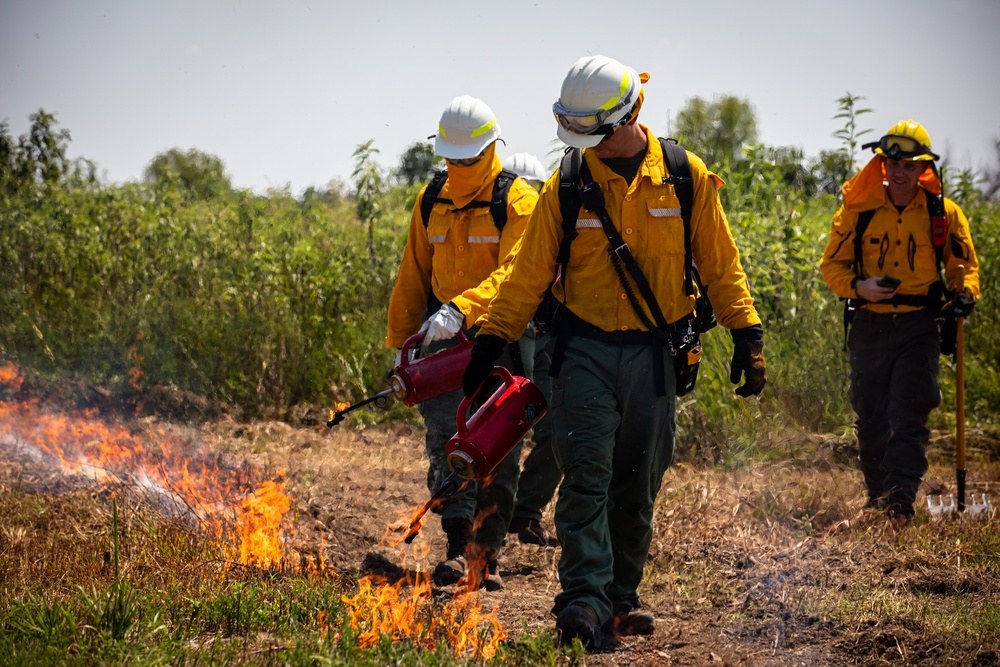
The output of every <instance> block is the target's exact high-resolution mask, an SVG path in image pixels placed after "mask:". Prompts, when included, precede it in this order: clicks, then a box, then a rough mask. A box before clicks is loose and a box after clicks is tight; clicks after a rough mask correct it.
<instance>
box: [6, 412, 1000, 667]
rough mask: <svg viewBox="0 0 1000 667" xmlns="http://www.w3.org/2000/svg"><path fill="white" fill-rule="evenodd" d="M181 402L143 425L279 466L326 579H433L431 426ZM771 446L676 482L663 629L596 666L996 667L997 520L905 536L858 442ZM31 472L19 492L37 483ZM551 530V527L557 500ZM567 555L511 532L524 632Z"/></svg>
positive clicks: (542, 621) (654, 579) (665, 514)
mask: <svg viewBox="0 0 1000 667" xmlns="http://www.w3.org/2000/svg"><path fill="white" fill-rule="evenodd" d="M0 398H3V397H2V396H0ZM48 398H49V399H50V400H51V397H48ZM98 398H100V396H99V397H98ZM108 400H111V399H108ZM185 401H186V402H188V403H191V402H192V401H194V399H190V398H184V400H183V401H181V402H182V403H183V402H185ZM194 402H195V403H197V401H194ZM98 407H99V408H102V411H103V412H108V411H109V406H107V405H105V406H98ZM117 407H118V408H121V407H122V406H120V405H119V406H117ZM125 407H127V408H128V410H125V412H126V413H128V412H129V411H131V410H133V409H134V407H135V406H134V405H128V406H125ZM147 407H148V406H147ZM167 407H168V408H169V409H166V410H165V412H166V413H168V414H171V415H172V416H173V417H174V419H176V420H182V421H181V422H173V421H167V420H161V419H159V418H155V417H148V416H147V417H144V418H142V421H143V423H144V424H145V425H146V426H145V427H150V426H149V425H150V424H156V427H157V428H160V429H161V430H162V428H164V427H169V428H175V429H177V430H178V431H179V432H180V431H182V432H183V433H184V437H185V438H188V439H189V440H191V441H198V442H201V443H211V446H212V447H216V448H218V449H219V456H224V457H229V458H232V459H234V460H235V459H249V460H251V461H253V462H254V463H256V464H258V465H261V466H264V467H265V468H266V469H269V470H273V471H282V472H281V473H280V474H282V475H283V477H284V479H285V480H286V481H287V482H288V484H289V490H290V492H291V494H292V495H293V498H294V500H293V511H294V513H295V517H296V520H295V523H296V530H297V533H298V536H297V538H296V543H297V549H298V550H299V551H300V552H301V553H319V554H322V557H323V558H324V559H325V562H326V565H327V567H328V568H330V569H332V570H334V571H336V572H338V573H341V574H344V575H347V576H348V577H352V578H356V577H359V576H362V575H365V574H374V575H379V576H382V577H386V578H388V579H390V580H392V579H397V578H400V577H403V576H408V575H409V576H412V574H413V573H414V572H417V571H422V572H429V571H430V569H432V568H433V566H434V564H435V563H436V562H437V561H438V560H439V559H440V557H441V555H442V554H443V553H444V544H445V539H444V536H443V534H442V532H441V530H440V526H439V523H438V521H437V520H436V518H435V517H434V516H432V515H428V520H427V521H426V522H425V525H424V527H423V529H422V530H421V532H420V535H419V536H418V537H417V539H416V540H415V541H414V542H413V544H412V545H410V546H406V545H404V544H401V543H400V541H401V536H402V532H401V531H402V527H403V526H404V525H405V524H406V523H407V521H408V520H409V518H410V517H411V516H412V515H413V513H414V512H415V511H416V510H417V509H418V508H419V507H420V506H421V505H422V504H423V503H424V502H425V501H426V500H427V497H428V491H427V489H426V484H425V474H426V459H425V457H424V455H423V431H422V429H420V428H418V427H416V426H412V425H404V426H394V427H369V428H357V427H356V426H355V425H352V424H350V423H348V422H345V423H344V424H342V425H340V426H338V427H336V428H335V429H332V430H329V429H327V428H326V427H325V426H324V425H323V424H322V419H321V418H318V415H316V416H315V417H314V418H311V419H310V418H305V419H303V418H302V417H301V415H300V416H299V417H294V416H293V417H292V418H291V419H290V420H289V421H277V420H273V421H272V420H260V421H247V420H244V419H242V418H234V417H233V416H232V415H229V414H226V413H225V411H224V410H223V411H219V412H215V411H213V412H212V413H211V414H210V415H208V417H206V409H205V406H204V405H196V406H195V408H196V410H195V413H194V414H192V413H191V412H190V406H187V407H183V406H182V407H181V408H178V407H177V402H176V401H172V402H171V403H170V405H169V406H167ZM116 411H117V412H119V413H120V412H121V410H112V411H111V412H116ZM192 418H194V419H195V420H194V421H188V422H185V421H183V420H185V419H192ZM977 438H978V439H977ZM939 440H941V441H940V442H939V443H938V445H939V446H940V449H941V451H942V454H941V456H940V457H938V458H937V460H936V461H935V464H934V466H933V467H932V470H931V473H930V474H929V475H928V477H927V482H926V484H925V490H926V491H927V492H931V493H934V492H939V491H944V492H948V491H949V490H953V488H951V487H949V484H950V480H953V471H949V467H948V466H949V465H950V462H949V460H948V457H947V454H946V450H947V442H946V441H947V436H946V435H944V436H940V438H939ZM970 443H971V445H970V459H971V461H985V462H986V464H984V467H983V468H982V469H981V470H978V471H977V472H976V473H975V474H973V473H971V472H970V480H975V481H974V482H970V486H971V487H972V488H973V489H975V490H977V491H982V490H986V491H988V492H990V493H991V494H992V496H993V497H994V498H1000V493H997V492H998V491H1000V472H998V467H997V464H996V463H995V462H996V461H998V460H1000V445H998V443H997V441H996V440H994V439H993V438H992V437H990V436H987V435H983V434H977V433H976V432H972V433H971V434H970ZM773 447H774V448H775V450H776V451H780V455H777V456H775V457H774V458H775V459H776V460H775V461H773V462H769V463H752V464H748V465H746V466H743V467H741V468H740V469H738V470H728V471H723V470H719V469H717V468H715V467H711V466H707V465H697V464H695V463H684V462H681V463H679V464H677V465H675V466H674V467H673V468H672V469H671V470H670V471H668V473H667V478H666V480H665V482H664V487H663V489H662V490H661V493H660V497H659V499H658V502H657V508H656V518H655V533H654V539H653V544H652V546H651V549H650V558H649V562H648V564H647V575H646V578H645V579H644V582H643V585H642V588H641V589H640V593H641V595H642V596H643V601H644V604H645V606H646V607H647V608H648V609H649V610H650V611H652V612H653V613H654V614H655V616H656V619H657V621H656V632H655V633H654V634H653V635H651V636H648V637H629V638H624V639H622V641H621V643H620V644H618V645H617V646H616V647H614V648H613V649H610V650H606V651H603V652H597V653H591V654H588V655H587V656H586V664H588V665H854V664H856V665H878V664H907V665H927V666H931V665H933V666H935V667H936V666H938V665H947V664H959V665H977V666H980V667H985V666H987V665H1000V566H998V562H1000V556H998V555H997V551H1000V540H997V538H996V533H997V530H996V526H997V525H998V521H1000V517H998V516H997V514H996V512H994V514H993V515H992V516H991V517H987V518H985V519H982V520H979V521H976V522H972V521H968V520H963V521H939V520H932V519H931V518H930V517H929V516H928V514H927V511H926V509H923V508H922V511H921V512H920V513H918V517H917V520H916V522H915V523H914V525H912V526H908V527H903V528H901V529H900V528H897V527H895V526H893V525H892V524H890V523H889V522H887V521H886V520H885V518H884V517H883V516H881V515H879V514H875V513H872V512H871V511H868V510H863V509H862V504H863V497H862V495H861V488H860V480H859V477H858V473H857V471H856V470H854V469H853V467H852V465H851V463H850V458H851V457H850V445H849V443H844V442H841V441H839V440H837V439H836V438H832V437H826V436H819V435H810V434H790V435H785V436H782V437H781V438H778V439H776V441H775V442H774V443H773ZM0 457H2V458H4V459H6V464H4V465H2V466H0V475H3V476H5V477H7V479H4V480H0V481H2V482H3V483H5V484H7V485H8V486H10V485H11V484H12V483H13V482H12V480H11V479H10V476H12V475H20V476H21V477H22V478H23V477H24V476H25V470H26V468H25V467H24V465H23V463H20V464H15V463H13V462H12V460H11V458H10V457H11V453H10V451H9V450H5V449H3V448H0ZM990 461H992V462H993V463H989V462H990ZM971 465H975V464H974V463H973V464H971ZM971 465H970V467H971ZM28 477H29V479H28V480H23V479H21V480H18V481H17V485H18V487H19V488H30V484H28V482H30V477H31V475H30V474H29V475H28ZM976 484H978V486H976ZM51 491H52V489H48V490H47V492H51ZM921 501H922V497H921ZM545 526H546V528H547V529H548V530H549V531H550V533H553V532H554V529H553V525H552V507H551V506H550V507H549V508H548V509H547V513H546V517H545ZM559 554H560V550H559V546H558V544H557V543H555V541H554V540H553V541H552V542H551V543H550V544H549V545H548V546H546V547H543V548H538V547H534V546H524V545H521V544H519V542H518V540H517V538H516V536H513V535H511V536H510V543H509V544H508V547H507V548H506V549H505V551H504V553H503V556H502V559H501V573H502V576H503V579H504V582H505V587H504V589H503V590H502V591H500V592H486V591H481V592H480V596H481V602H482V604H483V606H484V607H487V608H491V607H493V606H495V608H496V610H497V613H498V615H499V617H500V619H501V620H502V621H503V623H504V625H505V627H506V628H507V630H508V632H509V634H510V636H511V637H512V638H514V639H516V638H518V637H519V636H522V635H524V634H525V633H537V632H551V631H552V628H553V626H554V617H553V616H552V615H551V613H550V608H551V605H552V598H553V596H554V595H555V594H556V592H558V590H559V581H558V576H557V571H556V564H557V562H558V558H559Z"/></svg>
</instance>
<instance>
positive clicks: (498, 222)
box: [490, 169, 517, 232]
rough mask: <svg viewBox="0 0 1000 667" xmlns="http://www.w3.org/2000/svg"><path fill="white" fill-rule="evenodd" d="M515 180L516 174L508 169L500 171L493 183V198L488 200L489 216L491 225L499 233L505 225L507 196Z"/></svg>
mask: <svg viewBox="0 0 1000 667" xmlns="http://www.w3.org/2000/svg"><path fill="white" fill-rule="evenodd" d="M515 179H517V174H515V173H514V172H512V171H510V170H509V169H501V170H500V173H499V174H497V178H496V180H495V181H493V196H492V198H491V199H490V215H492V216H493V224H494V225H495V226H496V228H497V229H498V230H499V231H501V232H502V231H503V228H504V225H506V224H507V194H508V193H509V192H510V186H511V184H512V183H513V182H514V180H515Z"/></svg>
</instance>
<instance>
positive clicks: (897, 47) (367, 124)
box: [0, 0, 1000, 195]
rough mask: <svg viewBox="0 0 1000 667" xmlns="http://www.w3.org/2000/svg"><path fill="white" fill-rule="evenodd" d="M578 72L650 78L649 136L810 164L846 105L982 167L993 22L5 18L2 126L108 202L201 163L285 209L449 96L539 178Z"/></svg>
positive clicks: (74, 5) (536, 8) (34, 2)
mask: <svg viewBox="0 0 1000 667" xmlns="http://www.w3.org/2000/svg"><path fill="white" fill-rule="evenodd" d="M587 54H604V55H607V56H611V57H613V58H616V59H618V60H620V61H622V62H623V63H625V64H627V65H630V66H632V67H634V68H635V69H637V70H638V71H647V72H649V73H650V75H651V79H650V81H649V83H648V84H646V101H645V103H644V106H643V110H642V113H641V115H640V120H641V121H642V122H644V123H645V124H647V125H649V126H650V127H651V128H652V129H653V130H654V131H655V132H656V133H658V134H661V135H662V134H668V133H669V131H670V119H672V118H674V117H675V116H676V114H677V112H678V111H679V110H680V109H681V108H682V107H683V106H684V104H685V103H686V102H687V101H688V100H689V99H690V98H692V97H694V96H700V97H702V98H706V99H712V98H714V97H715V96H717V95H724V94H730V95H736V96H738V97H741V98H744V99H747V100H749V102H750V103H751V104H752V105H753V107H754V108H755V110H756V113H757V120H758V129H759V133H760V140H761V141H762V142H764V143H766V144H769V145H775V146H797V147H800V148H802V149H803V150H804V151H805V152H806V154H807V155H809V156H815V155H816V154H818V153H819V151H820V150H823V149H834V148H837V147H838V146H839V143H838V141H837V140H836V139H835V138H834V137H833V136H832V134H833V133H834V132H835V131H836V130H837V129H839V128H840V126H841V124H840V121H837V120H834V119H833V116H834V115H835V114H836V113H837V108H836V99H837V98H838V97H841V96H842V95H844V94H845V92H846V91H850V92H851V93H852V94H855V95H862V96H864V97H865V98H866V99H865V100H864V102H863V104H864V105H865V106H868V107H870V108H872V109H873V113H870V114H867V115H864V116H861V118H860V119H859V120H860V125H861V127H862V128H871V129H873V130H874V131H873V132H872V134H871V135H867V136H866V137H864V138H865V139H870V138H877V137H878V136H879V135H881V134H882V133H883V132H884V131H885V130H886V129H888V128H889V127H890V126H891V125H892V124H894V123H895V122H896V121H897V120H900V119H902V118H911V117H912V118H914V119H916V120H919V121H920V122H922V123H923V124H924V126H925V127H926V128H927V130H928V131H929V132H930V134H931V138H932V141H933V144H934V149H935V150H936V151H938V152H940V153H943V154H945V156H946V157H947V158H949V159H950V160H951V162H952V163H953V164H955V165H957V166H963V167H964V166H967V167H973V168H980V167H984V166H987V165H989V166H995V164H996V153H995V150H994V148H993V140H994V139H995V138H1000V75H998V73H997V68H998V67H1000V0H936V1H931V0H838V1H836V2H832V1H824V2H812V1H807V0H757V1H748V0H714V1H711V2H694V1H688V2H669V1H667V0H631V1H627V2H612V1H609V0H604V1H602V2H593V1H591V0H579V1H577V2H568V1H566V0H562V1H560V2H550V1H548V0H534V1H530V0H529V1H521V0H507V1H506V2H502V3H498V2H482V1H472V0H440V1H438V2H413V1H412V0H411V1H404V0H399V1H392V2H390V1H385V0H368V1H367V2H359V1H356V0H351V1H348V2H343V1H337V2H323V1H321V0H310V1H309V2H298V1H282V2H276V1H274V2H270V1H263V0H262V1H258V2H254V1H248V0H243V1H234V0H195V1H189V0H168V1H163V0H157V1H152V0H89V1H88V0H0V120H4V119H6V120H7V122H8V123H9V126H10V131H11V133H12V134H14V135H15V136H16V135H20V134H22V133H24V132H25V131H26V130H27V128H28V125H29V120H28V115H29V114H31V113H33V112H35V111H37V110H38V109H39V108H44V109H45V110H46V111H48V112H50V113H54V114H56V118H57V120H58V121H59V123H60V126H61V127H63V128H65V129H67V130H69V131H70V133H71V135H72V143H71V145H70V154H71V156H73V157H86V158H88V159H91V160H93V161H94V162H96V163H97V166H98V168H99V172H100V173H101V175H102V177H103V178H104V179H105V180H107V181H111V182H121V181H126V180H134V179H138V178H141V176H142V172H143V169H144V168H145V167H146V165H147V164H148V163H149V162H150V160H152V158H153V157H155V156H156V155H157V154H158V153H161V152H163V151H166V150H169V149H170V148H174V147H178V148H181V149H188V148H196V149H198V150H201V151H205V152H208V153H212V154H214V155H217V156H219V157H220V158H222V160H223V161H224V162H225V164H226V169H227V172H228V174H229V175H230V177H231V178H232V180H233V183H234V185H236V186H237V187H249V188H253V189H254V190H256V191H258V192H264V191H265V190H266V189H267V188H271V187H275V188H282V187H286V186H288V187H290V189H291V191H292V193H293V194H296V195H297V194H299V193H300V192H301V191H302V190H303V189H305V188H306V187H308V186H310V185H313V186H317V187H321V186H324V185H325V184H326V183H327V182H329V181H330V180H331V179H335V178H336V179H341V180H343V181H344V182H345V183H348V184H349V183H350V181H351V172H352V169H353V164H354V161H353V158H352V153H353V152H354V150H355V148H356V147H357V146H358V145H359V144H361V143H363V142H365V141H368V140H374V142H375V143H374V145H375V147H376V148H378V149H379V151H380V154H381V161H382V163H383V164H384V165H385V166H386V167H395V166H396V165H397V164H398V160H399V156H400V154H401V153H402V152H403V151H404V150H405V149H406V147H407V146H409V145H410V144H412V143H413V142H415V141H418V140H423V139H425V138H426V137H427V136H428V135H430V134H432V133H434V132H435V131H436V129H437V121H438V118H439V117H440V115H441V111H442V110H443V109H444V107H445V106H446V105H447V104H448V102H449V101H450V100H451V99H452V98H453V97H455V96H458V95H463V94H469V95H473V96H476V97H479V98H481V99H483V100H484V101H486V103H487V104H489V105H490V106H491V107H492V109H493V110H494V112H495V113H496V115H497V119H498V120H499V122H500V125H501V128H502V138H503V139H504V140H505V141H506V146H500V148H499V150H500V154H501V157H503V156H506V155H509V154H512V153H516V152H520V151H527V152H530V153H534V154H535V155H537V156H539V157H540V158H542V161H543V162H545V163H546V164H549V163H550V162H551V158H550V157H546V154H547V153H548V152H549V151H550V150H551V149H552V148H553V144H552V143H551V142H552V141H553V140H554V139H555V129H556V125H555V121H554V120H553V118H552V113H551V107H552V102H553V101H554V100H555V99H556V97H558V94H559V88H560V85H561V83H562V79H563V77H564V76H565V74H566V72H567V71H568V69H569V67H570V66H571V65H572V64H573V62H574V61H576V59H577V58H579V57H580V56H583V55H587Z"/></svg>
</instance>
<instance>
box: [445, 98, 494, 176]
mask: <svg viewBox="0 0 1000 667" xmlns="http://www.w3.org/2000/svg"><path fill="white" fill-rule="evenodd" d="M499 138H500V124H499V123H497V117H496V116H495V115H493V110H492V109H490V108H489V107H488V106H487V105H486V102H483V101H482V100H480V99H478V98H475V97H472V96H470V95H462V96H461V97H456V98H455V99H453V100H452V101H451V104H449V105H448V107H447V108H446V109H445V110H444V113H442V114H441V120H440V121H439V122H438V132H437V135H436V136H435V139H434V152H435V153H437V154H438V155H440V156H441V157H443V158H445V159H449V160H461V159H464V158H470V157H476V156H477V155H479V154H480V153H482V152H483V150H484V149H485V148H486V147H487V146H489V145H490V144H491V143H493V142H494V141H496V140H497V139H499Z"/></svg>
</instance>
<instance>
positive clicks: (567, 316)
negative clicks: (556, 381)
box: [549, 308, 691, 396]
mask: <svg viewBox="0 0 1000 667" xmlns="http://www.w3.org/2000/svg"><path fill="white" fill-rule="evenodd" d="M690 321H691V316H690V315H687V316H685V317H683V318H681V319H679V320H677V321H676V322H673V323H671V324H668V325H667V333H668V334H670V336H671V337H674V336H675V335H683V334H684V333H686V332H687V331H688V328H689V326H690ZM555 329H556V343H555V346H554V347H553V349H552V362H551V365H550V366H549V376H551V377H554V378H555V377H559V371H560V369H561V368H562V362H563V356H564V355H565V352H566V344H567V343H568V342H569V339H570V338H572V337H573V336H579V337H580V338H589V339H590V340H596V341H600V342H602V343H606V344H608V345H616V346H621V345H646V346H650V347H652V348H653V362H654V363H653V383H654V386H655V389H656V395H657V396H666V395H667V388H666V382H665V378H664V374H663V348H664V343H663V341H661V340H660V338H659V337H657V336H656V334H654V333H653V332H652V331H642V330H639V329H628V330H625V331H605V330H604V329H602V328H600V327H598V326H595V325H593V324H591V323H590V322H587V321H585V320H583V319H581V318H580V317H579V316H578V315H576V314H575V313H573V312H572V311H571V310H569V309H568V308H564V309H563V310H562V312H561V313H560V314H559V320H558V322H557V323H556V326H555Z"/></svg>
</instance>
